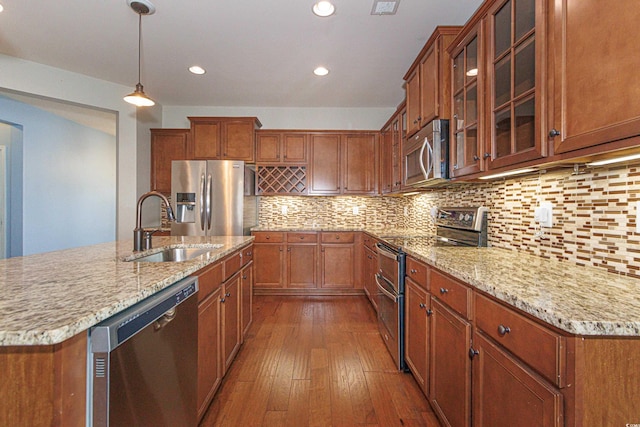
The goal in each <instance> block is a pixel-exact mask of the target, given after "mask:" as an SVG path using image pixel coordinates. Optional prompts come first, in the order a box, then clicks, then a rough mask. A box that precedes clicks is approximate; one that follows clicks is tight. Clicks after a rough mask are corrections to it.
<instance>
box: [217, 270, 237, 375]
mask: <svg viewBox="0 0 640 427" xmlns="http://www.w3.org/2000/svg"><path fill="white" fill-rule="evenodd" d="M240 281H241V276H240V273H239V272H237V273H235V274H234V275H233V276H232V277H231V278H230V279H227V281H225V282H224V283H223V284H222V295H221V296H220V318H221V319H222V325H221V329H220V330H221V331H222V337H221V338H222V344H221V349H222V360H223V364H222V372H223V374H225V373H226V372H227V370H228V369H229V367H230V366H231V363H232V362H233V358H234V357H236V354H237V353H238V350H239V349H240V343H241V338H240V290H241V289H242V285H241V283H240Z"/></svg>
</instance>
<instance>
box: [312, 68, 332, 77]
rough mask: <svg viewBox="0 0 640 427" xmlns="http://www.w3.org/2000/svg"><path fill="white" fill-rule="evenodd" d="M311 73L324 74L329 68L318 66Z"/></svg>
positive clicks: (327, 72)
mask: <svg viewBox="0 0 640 427" xmlns="http://www.w3.org/2000/svg"><path fill="white" fill-rule="evenodd" d="M313 74H315V75H316V76H326V75H327V74H329V70H328V69H327V68H325V67H318V68H316V69H315V70H313Z"/></svg>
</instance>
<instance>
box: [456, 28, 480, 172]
mask: <svg viewBox="0 0 640 427" xmlns="http://www.w3.org/2000/svg"><path fill="white" fill-rule="evenodd" d="M473 22H475V24H474V25H473V26H468V27H465V29H464V30H463V31H462V32H461V33H460V35H459V36H458V39H456V41H454V42H453V44H452V45H451V47H450V53H451V58H452V60H451V67H452V93H451V96H452V101H451V126H450V127H449V128H450V132H451V142H450V147H449V148H450V149H449V152H450V160H451V171H450V172H451V176H452V177H461V176H465V175H469V174H473V173H477V172H481V171H483V170H484V164H485V162H484V160H483V158H481V157H484V145H483V138H482V137H481V135H482V132H483V131H484V124H483V121H482V120H483V118H484V104H483V102H482V100H484V96H485V94H484V86H483V85H482V81H483V79H484V73H485V71H484V68H483V64H484V62H483V58H482V55H481V53H482V52H483V48H484V40H483V35H484V33H483V31H482V28H483V27H482V25H481V24H482V21H478V20H476V21H471V23H473ZM467 25H469V24H467Z"/></svg>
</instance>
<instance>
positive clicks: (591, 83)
mask: <svg viewBox="0 0 640 427" xmlns="http://www.w3.org/2000/svg"><path fill="white" fill-rule="evenodd" d="M549 4H550V5H552V6H551V7H553V9H552V10H553V23H552V27H553V39H554V51H553V57H552V58H551V59H550V63H551V64H552V65H553V68H551V69H552V73H553V74H552V77H553V80H554V83H553V88H554V89H553V91H554V96H553V98H552V99H550V100H549V104H550V105H553V108H552V109H551V110H550V111H551V112H552V114H551V116H550V119H549V122H550V123H549V124H550V126H549V127H548V129H547V131H548V132H554V131H557V132H558V135H557V136H555V137H553V144H554V150H555V152H556V153H568V152H571V151H573V150H579V149H584V148H589V147H597V146H599V145H600V144H603V143H606V142H610V141H618V142H619V143H621V145H622V146H625V145H626V146H637V145H638V141H637V139H636V140H633V139H632V140H629V141H621V140H623V139H625V138H630V137H636V136H638V135H639V134H640V103H639V102H638V99H640V85H638V77H637V70H638V66H639V65H640V63H639V62H638V55H637V54H635V52H637V40H638V39H639V38H640V26H639V25H638V22H640V8H638V4H637V2H636V1H634V0H616V1H613V2H602V1H598V0H584V1H568V0H554V1H550V2H549ZM596 149H599V150H601V151H605V150H606V148H605V147H603V148H596ZM592 151H595V149H594V150H592Z"/></svg>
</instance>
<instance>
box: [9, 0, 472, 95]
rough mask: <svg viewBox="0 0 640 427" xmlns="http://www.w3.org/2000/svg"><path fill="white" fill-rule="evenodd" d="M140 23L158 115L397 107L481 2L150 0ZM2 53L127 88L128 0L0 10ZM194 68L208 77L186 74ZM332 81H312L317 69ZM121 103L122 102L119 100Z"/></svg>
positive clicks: (131, 72)
mask: <svg viewBox="0 0 640 427" xmlns="http://www.w3.org/2000/svg"><path fill="white" fill-rule="evenodd" d="M151 1H152V2H153V4H154V5H155V6H156V8H157V11H156V13H155V14H153V15H148V16H143V18H142V37H143V41H142V43H143V48H142V61H143V67H142V83H143V85H144V88H145V92H146V93H147V94H148V95H150V96H151V97H153V98H154V99H155V100H156V101H157V102H159V103H161V104H163V105H171V106H256V107H258V106H259V107H351V108H368V107H382V108H389V107H391V108H395V107H396V106H397V105H398V104H399V103H400V102H401V101H402V100H403V98H404V90H403V87H402V83H403V81H402V77H403V76H404V74H405V72H406V71H407V69H408V67H409V66H410V65H411V63H412V62H413V60H414V59H415V57H416V55H417V54H418V52H419V51H420V49H421V48H422V46H423V45H424V43H425V41H426V40H427V38H428V37H429V36H430V35H431V33H432V31H433V29H434V28H435V26H436V25H456V24H458V25H461V24H464V23H465V22H466V20H467V19H468V18H469V17H470V16H471V15H472V14H473V12H474V11H475V9H476V8H477V7H478V6H479V5H480V3H481V0H401V1H400V4H399V7H398V12H397V14H396V15H394V16H373V15H371V14H370V12H371V8H372V5H373V0H335V1H334V4H335V5H336V14H335V15H334V16H331V17H328V18H318V17H316V16H315V15H313V14H312V12H311V7H312V5H313V3H314V0H262V1H259V0H227V1H219V0H217V1H215V0H151ZM0 4H2V5H3V6H4V12H2V13H0V53H3V54H6V55H11V56H16V57H19V58H23V59H26V60H30V61H35V62H39V63H42V64H47V65H51V66H54V67H57V68H61V69H65V70H69V71H73V72H77V73H81V74H85V75H88V76H92V77H96V78H99V79H103V80H108V81H111V82H115V83H120V84H123V85H126V86H130V87H131V90H133V88H134V86H135V83H136V82H137V55H138V53H137V49H138V41H137V37H138V35H137V34H138V15H137V14H136V13H134V12H133V11H132V10H131V9H130V8H129V6H128V5H127V2H126V0H84V1H81V0H55V1H43V0H0ZM193 64H198V65H200V66H202V67H204V68H205V69H207V73H206V74H205V75H203V76H195V75H192V74H191V73H189V72H188V71H187V68H188V67H189V66H190V65H193ZM318 65H324V66H326V67H327V68H329V69H330V70H331V72H330V74H329V75H328V76H326V77H323V78H318V77H316V76H314V75H313V74H312V70H313V68H315V67H316V66H318ZM124 95H125V94H124V93H123V96H124Z"/></svg>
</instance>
